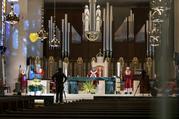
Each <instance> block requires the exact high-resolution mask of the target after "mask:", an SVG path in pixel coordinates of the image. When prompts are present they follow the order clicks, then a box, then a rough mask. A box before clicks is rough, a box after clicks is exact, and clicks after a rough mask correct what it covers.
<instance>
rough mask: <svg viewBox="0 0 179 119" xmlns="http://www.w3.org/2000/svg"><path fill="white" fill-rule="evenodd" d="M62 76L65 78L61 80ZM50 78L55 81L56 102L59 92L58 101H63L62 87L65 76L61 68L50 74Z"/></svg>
mask: <svg viewBox="0 0 179 119" xmlns="http://www.w3.org/2000/svg"><path fill="white" fill-rule="evenodd" d="M63 78H65V80H63ZM52 80H55V81H56V82H55V83H56V103H58V96H59V93H60V103H63V89H64V86H63V84H64V83H65V82H66V80H67V77H66V76H65V74H64V73H63V71H62V68H58V72H56V73H55V74H54V75H53V76H52Z"/></svg>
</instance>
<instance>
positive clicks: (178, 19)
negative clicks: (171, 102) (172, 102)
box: [174, 0, 179, 96]
mask: <svg viewBox="0 0 179 119" xmlns="http://www.w3.org/2000/svg"><path fill="white" fill-rule="evenodd" d="M174 18H175V19H174V21H175V22H174V39H175V40H174V41H175V42H174V44H175V65H176V83H177V92H176V93H177V96H179V33H178V31H179V0H174Z"/></svg>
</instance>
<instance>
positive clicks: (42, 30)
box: [37, 2, 48, 42]
mask: <svg viewBox="0 0 179 119" xmlns="http://www.w3.org/2000/svg"><path fill="white" fill-rule="evenodd" d="M41 15H42V16H41V28H40V31H39V32H37V34H38V37H39V39H40V40H41V41H42V42H43V41H44V40H45V39H47V38H48V33H47V31H45V28H44V25H43V24H44V2H43V6H42V10H41Z"/></svg>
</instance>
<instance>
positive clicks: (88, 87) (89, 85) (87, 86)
mask: <svg viewBox="0 0 179 119" xmlns="http://www.w3.org/2000/svg"><path fill="white" fill-rule="evenodd" d="M82 89H83V91H84V92H85V93H91V94H94V93H95V86H94V85H93V82H92V81H86V82H85V83H84V84H83V87H82Z"/></svg>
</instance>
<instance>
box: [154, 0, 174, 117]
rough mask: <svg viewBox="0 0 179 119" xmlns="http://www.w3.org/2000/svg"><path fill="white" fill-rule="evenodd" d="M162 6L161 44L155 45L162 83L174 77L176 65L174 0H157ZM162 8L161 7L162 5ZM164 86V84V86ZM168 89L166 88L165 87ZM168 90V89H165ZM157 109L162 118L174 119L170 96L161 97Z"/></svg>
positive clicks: (157, 72) (156, 64)
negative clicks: (174, 54) (174, 64)
mask: <svg viewBox="0 0 179 119" xmlns="http://www.w3.org/2000/svg"><path fill="white" fill-rule="evenodd" d="M155 1H157V2H158V3H159V5H160V6H162V7H163V8H164V10H163V11H162V12H161V13H162V14H161V15H160V14H159V15H158V17H159V19H160V20H162V21H161V22H160V35H159V37H160V38H159V40H160V42H159V46H157V47H155V69H156V70H155V71H156V72H155V73H156V76H157V79H158V80H159V81H160V82H161V85H166V83H167V82H168V81H169V80H171V79H172V78H173V75H174V66H173V53H174V37H173V36H174V35H173V33H174V30H173V29H174V26H173V22H174V21H173V19H174V15H173V0H155ZM160 8H161V7H160ZM162 87H163V86H162ZM165 89H166V88H165ZM165 89H164V87H163V88H162V92H161V93H162V94H163V96H164V90H165ZM165 91H166V90H165ZM154 108H155V109H156V110H159V113H160V114H161V115H159V117H157V118H161V119H172V116H173V115H172V114H173V113H172V112H171V110H172V107H171V105H170V103H169V100H168V97H167V96H166V97H165V96H164V97H162V98H161V99H160V101H159V102H158V103H157V105H155V106H154Z"/></svg>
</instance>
